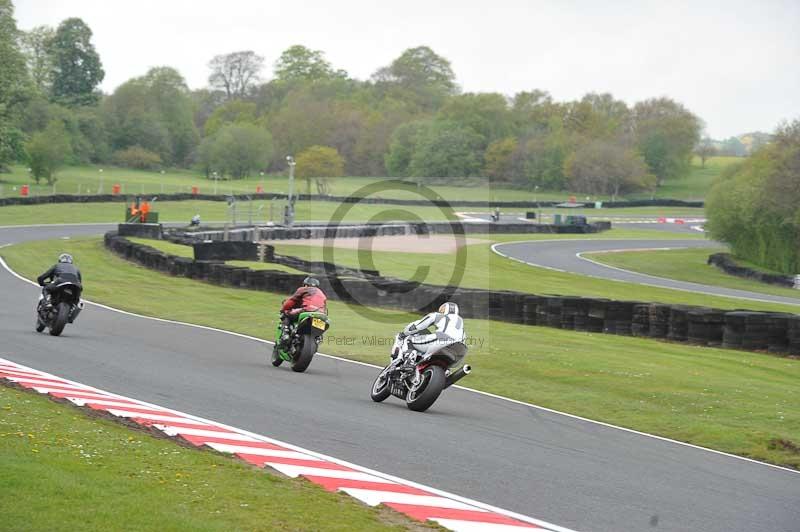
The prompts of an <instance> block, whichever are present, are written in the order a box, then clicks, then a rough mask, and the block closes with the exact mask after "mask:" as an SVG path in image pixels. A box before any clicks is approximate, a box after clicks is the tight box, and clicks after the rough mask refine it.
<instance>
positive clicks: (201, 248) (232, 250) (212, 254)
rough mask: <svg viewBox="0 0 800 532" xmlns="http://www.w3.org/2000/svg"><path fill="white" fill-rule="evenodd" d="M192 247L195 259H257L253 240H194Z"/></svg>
mask: <svg viewBox="0 0 800 532" xmlns="http://www.w3.org/2000/svg"><path fill="white" fill-rule="evenodd" d="M192 247H193V248H194V258H195V260H249V261H254V262H255V261H258V260H259V256H258V244H256V243H255V242H219V241H217V242H195V243H194V244H193V245H192ZM272 249H273V250H274V249H275V248H272Z"/></svg>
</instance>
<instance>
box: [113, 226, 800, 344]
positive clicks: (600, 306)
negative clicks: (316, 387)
mask: <svg viewBox="0 0 800 532" xmlns="http://www.w3.org/2000/svg"><path fill="white" fill-rule="evenodd" d="M104 241H105V246H106V247H107V248H108V249H109V250H111V251H112V252H114V253H115V254H117V255H120V256H121V257H124V258H126V259H128V260H131V261H134V262H137V263H139V264H141V265H143V266H146V267H148V268H151V269H153V270H156V271H161V272H164V273H168V274H170V275H175V276H180V277H188V278H191V279H196V280H200V281H206V282H210V283H214V284H218V285H223V286H233V287H238V288H247V289H251V290H262V291H268V292H276V293H280V294H290V293H292V292H293V291H294V290H295V289H296V288H297V286H299V285H300V284H301V283H302V281H303V279H304V277H305V274H292V273H287V272H282V271H273V270H259V271H255V270H251V269H249V268H244V267H235V266H230V265H226V264H224V262H222V261H220V260H192V259H188V258H184V257H176V256H173V255H168V254H165V253H163V252H161V251H159V250H157V249H154V248H152V247H150V246H147V245H143V244H135V243H133V242H131V241H130V240H128V239H126V238H124V237H122V236H120V235H119V234H117V233H116V232H110V233H106V235H105V239H104ZM341 271H342V270H340V273H336V272H334V273H332V274H331V273H328V274H321V275H319V279H320V283H321V286H322V289H323V290H325V292H326V293H327V294H328V295H329V297H330V298H331V299H332V300H344V301H347V302H350V301H355V302H358V303H359V304H364V305H368V306H374V307H389V308H395V309H399V310H410V311H414V312H429V311H432V310H434V309H435V308H436V307H438V305H439V304H441V303H442V302H444V301H445V300H451V301H454V302H455V303H457V304H458V305H459V306H460V307H461V313H462V315H463V316H464V317H465V318H474V319H491V320H498V321H503V322H506V323H514V324H521V325H542V326H550V327H557V328H561V329H568V330H571V329H574V330H576V331H585V332H594V333H610V334H620V335H635V336H643V337H644V336H649V337H651V338H667V339H669V340H673V341H676V342H687V341H688V342H691V343H694V344H699V345H708V346H717V345H722V346H723V347H729V348H734V349H744V350H752V351H769V352H771V353H776V354H790V355H800V315H795V314H778V313H768V312H750V311H732V312H725V311H722V310H718V309H712V308H706V307H692V306H685V305H665V304H659V303H646V302H637V301H613V300H608V299H600V298H581V297H574V296H557V295H535V294H524V293H520V292H512V291H505V290H503V291H490V290H481V289H473V288H465V289H461V288H455V287H441V286H432V285H424V284H418V283H414V282H411V281H405V280H401V279H392V278H385V277H380V276H375V277H372V276H363V277H359V276H349V275H344V274H342V273H341ZM340 294H342V295H341V296H340Z"/></svg>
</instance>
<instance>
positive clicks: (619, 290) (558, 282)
mask: <svg viewBox="0 0 800 532" xmlns="http://www.w3.org/2000/svg"><path fill="white" fill-rule="evenodd" d="M663 235H665V233H663V232H660V231H644V230H642V231H637V230H631V231H628V230H616V229H615V230H612V231H609V232H608V233H602V234H600V235H596V236H587V235H502V237H495V236H492V235H485V238H486V239H487V241H486V243H480V244H471V245H469V246H467V248H466V249H467V251H466V259H465V261H464V263H463V264H459V261H458V258H457V256H456V255H453V254H433V253H407V252H404V253H399V252H388V251H370V252H368V253H363V252H360V251H359V250H354V249H343V248H335V249H334V250H333V261H332V262H334V263H336V264H340V265H343V266H350V267H358V268H365V269H377V270H379V271H380V272H381V273H382V274H383V275H387V276H392V277H398V278H401V279H413V278H418V279H419V278H421V277H423V275H424V280H425V282H428V283H431V284H437V285H444V284H449V283H450V282H451V280H452V272H457V273H458V274H461V275H462V277H461V281H460V283H459V285H460V286H468V287H474V288H490V289H495V290H516V291H519V292H528V293H532V294H560V295H575V296H585V297H605V298H610V299H620V300H631V299H634V300H637V301H653V302H660V303H676V304H685V305H698V306H708V307H716V308H721V309H741V308H747V309H751V310H768V311H781V312H792V313H797V312H799V311H800V308H798V307H797V306H793V305H785V304H781V303H771V302H761V301H750V300H743V299H735V298H728V297H720V296H711V295H707V294H698V293H694V292H686V291H682V290H671V289H668V288H657V287H652V286H644V285H639V284H634V283H626V282H621V281H613V280H604V279H596V278H593V277H588V276H585V275H578V274H573V273H564V272H559V271H555V270H550V269H547V268H539V267H535V266H528V265H527V264H521V263H519V262H516V261H513V260H510V259H507V258H504V257H501V256H499V255H497V254H496V253H494V252H493V251H492V250H491V244H492V242H498V241H506V242H507V241H514V240H550V239H553V238H554V237H555V238H559V239H563V238H565V237H568V236H575V237H577V238H576V239H586V238H592V239H594V238H599V239H623V238H646V239H655V238H657V237H661V236H663ZM666 235H670V233H666ZM670 236H671V237H672V238H675V235H674V234H671V235H670ZM476 237H477V238H484V235H476ZM664 241H665V242H667V241H668V240H667V239H664ZM275 252H276V253H280V254H282V255H294V256H296V257H301V258H304V259H307V260H323V249H322V248H321V247H319V246H308V245H303V241H302V240H298V241H292V243H287V241H280V243H277V244H276V246H275ZM699 282H702V281H699ZM794 295H797V294H794Z"/></svg>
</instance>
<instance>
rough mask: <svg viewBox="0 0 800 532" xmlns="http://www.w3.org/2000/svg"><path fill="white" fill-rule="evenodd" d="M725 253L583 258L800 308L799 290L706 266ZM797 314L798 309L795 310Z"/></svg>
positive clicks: (702, 251) (697, 251)
mask: <svg viewBox="0 0 800 532" xmlns="http://www.w3.org/2000/svg"><path fill="white" fill-rule="evenodd" d="M720 251H725V249H724V248H714V249H675V250H669V251H625V252H618V253H616V252H615V253H591V254H586V255H584V256H585V257H587V258H590V259H592V260H595V261H597V262H602V263H603V264H608V265H609V266H616V267H617V268H624V269H626V270H633V271H636V272H641V273H646V274H649V275H656V276H658V277H669V278H670V279H678V280H681V281H689V282H693V283H702V284H709V285H714V286H724V287H726V288H736V289H738V290H750V291H752V292H761V293H762V294H773V295H777V296H785V297H796V298H797V303H798V304H799V305H800V290H793V289H791V288H781V287H779V286H773V285H769V284H765V283H759V282H758V281H751V280H749V279H743V278H741V277H735V276H733V275H729V274H727V273H725V272H723V271H722V270H720V269H719V268H717V267H715V266H710V265H708V264H706V261H707V260H708V256H709V255H711V254H712V253H718V252H720ZM797 311H800V309H797Z"/></svg>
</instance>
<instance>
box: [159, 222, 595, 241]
mask: <svg viewBox="0 0 800 532" xmlns="http://www.w3.org/2000/svg"><path fill="white" fill-rule="evenodd" d="M609 229H611V222H605V221H603V222H594V223H591V224H587V225H552V224H531V223H524V222H520V223H469V222H466V223H462V222H434V223H407V224H405V223H390V224H371V225H366V224H365V225H338V226H336V225H334V226H331V225H321V226H301V227H241V228H235V229H205V230H202V231H191V232H188V231H182V230H178V229H170V230H168V231H167V234H168V235H169V236H168V238H169V239H173V238H175V239H178V238H180V239H184V241H186V240H187V239H188V240H195V241H208V240H210V241H220V240H222V241H239V242H260V241H265V240H266V241H273V240H304V239H320V238H364V237H378V236H402V235H470V234H536V233H547V234H587V233H599V232H602V231H607V230H609Z"/></svg>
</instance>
